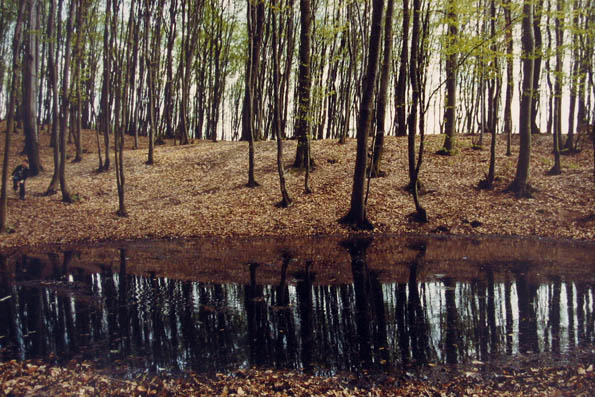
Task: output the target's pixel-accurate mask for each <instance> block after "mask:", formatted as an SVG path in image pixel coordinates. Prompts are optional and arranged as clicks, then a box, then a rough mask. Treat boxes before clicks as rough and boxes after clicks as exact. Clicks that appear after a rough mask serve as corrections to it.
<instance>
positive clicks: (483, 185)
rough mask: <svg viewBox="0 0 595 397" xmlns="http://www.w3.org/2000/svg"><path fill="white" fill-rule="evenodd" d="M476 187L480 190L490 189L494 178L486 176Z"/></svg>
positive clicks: (492, 186)
mask: <svg viewBox="0 0 595 397" xmlns="http://www.w3.org/2000/svg"><path fill="white" fill-rule="evenodd" d="M477 188H478V189H480V190H492V189H493V188H494V178H490V177H487V176H486V178H485V179H482V180H480V181H479V183H478V184H477Z"/></svg>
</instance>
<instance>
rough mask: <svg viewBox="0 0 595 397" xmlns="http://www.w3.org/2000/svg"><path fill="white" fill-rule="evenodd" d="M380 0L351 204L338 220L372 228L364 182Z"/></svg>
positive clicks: (379, 31)
mask: <svg viewBox="0 0 595 397" xmlns="http://www.w3.org/2000/svg"><path fill="white" fill-rule="evenodd" d="M383 8H384V1H383V0H374V1H373V3H372V25H371V28H370V42H369V52H368V59H367V65H366V72H365V77H364V81H363V82H362V101H361V104H360V111H359V115H358V119H357V152H356V158H355V170H354V173H353V190H352V192H351V207H350V209H349V212H348V213H347V215H345V216H344V217H343V218H341V222H342V223H345V224H348V225H351V226H353V227H354V228H356V229H372V228H373V227H374V226H373V225H372V223H371V222H370V221H369V220H368V217H367V214H366V208H365V202H364V193H365V189H364V184H365V179H366V178H365V177H366V163H367V160H368V135H369V131H370V122H371V120H372V105H373V98H374V86H375V83H376V73H377V70H378V58H379V53H380V38H381V35H382V14H383Z"/></svg>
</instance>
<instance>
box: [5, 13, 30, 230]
mask: <svg viewBox="0 0 595 397" xmlns="http://www.w3.org/2000/svg"><path fill="white" fill-rule="evenodd" d="M24 6H25V4H24V2H19V7H18V12H17V20H16V25H15V28H14V33H13V36H12V82H11V87H10V97H9V100H8V109H7V111H8V113H7V115H6V137H5V141H4V157H3V159H2V186H1V187H0V233H5V232H6V231H7V229H8V228H7V217H8V205H7V204H8V192H7V190H8V189H7V186H8V162H9V158H10V141H11V139H10V138H11V136H12V134H13V132H14V112H15V108H16V98H17V80H18V79H17V73H18V70H19V51H20V47H21V34H22V29H23V19H24V15H23V8H24Z"/></svg>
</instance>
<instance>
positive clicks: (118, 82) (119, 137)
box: [108, 0, 128, 217]
mask: <svg viewBox="0 0 595 397" xmlns="http://www.w3.org/2000/svg"><path fill="white" fill-rule="evenodd" d="M108 1H109V0H108ZM119 6H120V0H113V5H112V7H113V16H112V19H111V21H110V25H111V27H110V30H111V34H112V37H114V36H116V33H117V22H118V9H119ZM113 51H116V53H117V54H118V55H119V56H118V59H117V60H116V62H114V63H113V64H112V66H113V69H114V70H113V72H114V73H113V74H114V76H117V78H116V79H114V80H113V83H114V87H113V89H114V94H115V104H114V105H115V106H114V144H115V148H114V160H115V161H114V162H115V171H116V187H117V189H118V211H117V212H116V214H117V215H118V216H120V217H126V216H128V211H127V210H126V205H125V202H124V192H125V191H124V185H125V177H124V131H122V125H121V123H120V116H121V114H122V80H123V77H125V74H124V73H123V66H124V60H123V58H124V56H123V55H124V50H123V49H121V50H120V51H117V50H116V49H113Z"/></svg>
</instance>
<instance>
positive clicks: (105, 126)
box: [71, 0, 112, 171]
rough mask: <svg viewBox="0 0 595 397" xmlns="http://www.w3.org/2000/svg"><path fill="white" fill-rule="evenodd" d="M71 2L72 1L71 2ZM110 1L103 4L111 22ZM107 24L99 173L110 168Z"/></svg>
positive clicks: (105, 28) (108, 43)
mask: <svg viewBox="0 0 595 397" xmlns="http://www.w3.org/2000/svg"><path fill="white" fill-rule="evenodd" d="M71 1H72V0H71ZM111 13H112V11H111V1H110V0H106V2H105V20H106V21H110V20H111ZM109 26H110V25H109V23H108V22H106V23H105V25H104V27H103V29H104V30H103V82H102V85H101V113H100V114H101V129H102V131H103V141H104V143H105V160H104V161H103V168H101V169H100V170H99V171H107V170H109V167H110V157H109V156H110V154H109V152H110V150H109V149H110V148H109V141H110V138H109V136H110V123H111V109H110V107H111V106H110V104H111V101H110V85H111V78H110V71H111V62H112V56H111V52H110V51H109V50H108V49H109V48H110V27H109Z"/></svg>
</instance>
